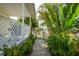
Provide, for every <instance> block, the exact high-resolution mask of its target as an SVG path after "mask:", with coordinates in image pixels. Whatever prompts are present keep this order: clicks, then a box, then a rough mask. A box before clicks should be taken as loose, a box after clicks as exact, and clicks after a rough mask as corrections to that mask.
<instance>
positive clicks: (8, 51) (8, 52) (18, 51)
mask: <svg viewBox="0 0 79 59" xmlns="http://www.w3.org/2000/svg"><path fill="white" fill-rule="evenodd" d="M34 41H35V38H34V37H33V35H32V34H30V36H29V37H28V38H26V39H25V41H23V43H21V44H20V45H18V46H17V45H14V46H12V48H7V47H4V49H3V51H4V55H5V56H24V55H28V54H29V53H31V51H32V46H33V43H34Z"/></svg>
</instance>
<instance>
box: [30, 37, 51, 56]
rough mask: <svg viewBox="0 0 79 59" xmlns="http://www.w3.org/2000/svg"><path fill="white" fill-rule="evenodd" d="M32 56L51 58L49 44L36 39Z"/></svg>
mask: <svg viewBox="0 0 79 59" xmlns="http://www.w3.org/2000/svg"><path fill="white" fill-rule="evenodd" d="M31 56H50V54H49V52H48V48H47V43H46V42H45V41H44V40H43V39H40V38H38V39H36V41H35V43H34V46H33V51H32V53H31Z"/></svg>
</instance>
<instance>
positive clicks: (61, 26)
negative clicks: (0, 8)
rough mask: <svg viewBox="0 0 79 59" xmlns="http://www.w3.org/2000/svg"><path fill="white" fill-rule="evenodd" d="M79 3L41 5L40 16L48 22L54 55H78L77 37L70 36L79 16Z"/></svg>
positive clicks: (50, 44) (50, 46)
mask: <svg viewBox="0 0 79 59" xmlns="http://www.w3.org/2000/svg"><path fill="white" fill-rule="evenodd" d="M78 10H79V4H78V3H77V4H74V3H72V4H70V3H68V4H52V3H48V4H47V3H45V4H43V5H41V6H40V8H39V11H38V12H39V13H40V18H41V19H43V20H44V21H45V23H46V24H47V27H48V30H49V34H50V36H49V37H48V40H47V42H48V45H49V51H50V52H51V54H52V55H77V54H76V48H75V46H77V48H78V44H76V43H77V41H76V39H75V38H72V37H71V36H69V33H70V32H69V30H70V29H71V28H72V27H73V24H74V22H75V21H76V20H77V19H76V17H78V16H79V11H78Z"/></svg>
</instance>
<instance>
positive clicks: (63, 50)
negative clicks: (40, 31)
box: [48, 34, 76, 56]
mask: <svg viewBox="0 0 79 59" xmlns="http://www.w3.org/2000/svg"><path fill="white" fill-rule="evenodd" d="M48 45H49V51H50V53H51V54H52V55H55V56H70V55H76V52H75V43H74V42H73V40H70V37H69V36H67V35H64V36H59V35H57V34H54V35H53V36H52V35H51V36H50V37H49V38H48Z"/></svg>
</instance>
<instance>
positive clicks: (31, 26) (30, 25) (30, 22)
mask: <svg viewBox="0 0 79 59" xmlns="http://www.w3.org/2000/svg"><path fill="white" fill-rule="evenodd" d="M31 32H32V23H31V17H30V33H31Z"/></svg>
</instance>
